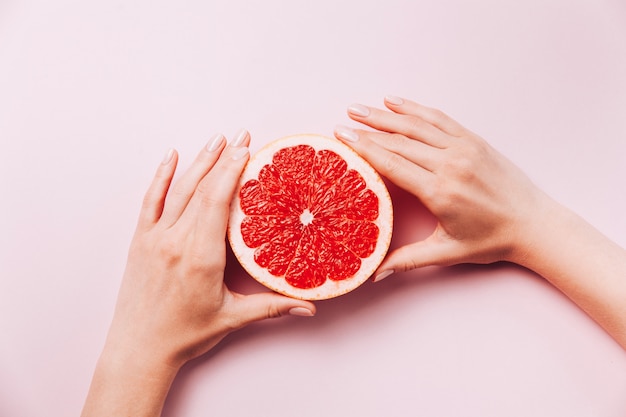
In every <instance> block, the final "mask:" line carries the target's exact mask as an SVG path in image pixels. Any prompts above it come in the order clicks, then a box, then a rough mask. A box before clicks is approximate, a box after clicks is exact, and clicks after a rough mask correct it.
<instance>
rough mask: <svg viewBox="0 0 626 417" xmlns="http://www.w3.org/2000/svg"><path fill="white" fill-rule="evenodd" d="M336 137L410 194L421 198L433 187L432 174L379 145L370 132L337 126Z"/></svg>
mask: <svg viewBox="0 0 626 417" xmlns="http://www.w3.org/2000/svg"><path fill="white" fill-rule="evenodd" d="M335 136H336V137H337V138H338V139H339V140H341V141H343V142H344V143H346V144H347V145H348V146H350V147H351V148H352V149H354V150H355V151H356V152H357V153H358V154H360V155H361V156H362V157H363V158H365V159H366V160H367V161H368V162H369V163H370V164H372V166H373V167H374V169H376V171H378V172H379V173H381V174H382V175H384V176H385V177H387V178H389V179H390V180H391V181H393V182H394V183H395V184H397V185H398V186H400V187H402V188H404V189H405V190H407V191H409V192H410V193H413V194H416V195H418V196H419V195H420V194H421V193H422V192H423V190H424V189H425V188H426V187H431V186H432V184H433V181H434V175H433V173H432V172H430V171H429V170H428V169H426V168H424V167H422V166H420V165H419V164H415V163H413V162H411V161H410V160H409V159H407V158H405V157H404V156H403V155H401V154H399V153H395V152H391V151H390V150H388V149H386V148H385V147H383V146H381V145H379V144H378V143H377V141H376V140H374V139H372V138H371V137H372V136H370V134H369V133H368V132H365V131H357V130H353V129H350V128H348V127H345V126H337V127H336V128H335Z"/></svg>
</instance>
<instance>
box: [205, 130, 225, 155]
mask: <svg viewBox="0 0 626 417" xmlns="http://www.w3.org/2000/svg"><path fill="white" fill-rule="evenodd" d="M224 140H225V138H224V135H222V134H220V133H218V134H217V135H215V136H213V137H212V138H211V140H210V141H209V143H208V144H207V147H206V150H207V151H209V152H215V151H216V150H217V149H218V148H219V147H220V146H221V145H222V142H224Z"/></svg>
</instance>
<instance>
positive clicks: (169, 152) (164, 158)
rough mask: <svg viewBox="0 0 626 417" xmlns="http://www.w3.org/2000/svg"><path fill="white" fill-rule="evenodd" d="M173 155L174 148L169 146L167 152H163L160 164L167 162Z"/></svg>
mask: <svg viewBox="0 0 626 417" xmlns="http://www.w3.org/2000/svg"><path fill="white" fill-rule="evenodd" d="M173 156H174V149H172V148H169V149H168V150H167V152H166V153H165V156H163V160H162V161H161V164H162V165H167V164H169V163H170V161H171V160H172V157H173Z"/></svg>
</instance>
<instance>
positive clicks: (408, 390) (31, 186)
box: [0, 0, 626, 417]
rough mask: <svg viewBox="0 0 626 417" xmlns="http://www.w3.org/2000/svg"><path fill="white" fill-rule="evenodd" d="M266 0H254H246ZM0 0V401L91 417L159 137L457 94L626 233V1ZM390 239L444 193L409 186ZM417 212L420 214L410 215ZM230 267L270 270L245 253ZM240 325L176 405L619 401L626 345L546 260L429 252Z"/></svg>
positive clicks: (307, 409)
mask: <svg viewBox="0 0 626 417" xmlns="http://www.w3.org/2000/svg"><path fill="white" fill-rule="evenodd" d="M248 3H253V4H248ZM378 3H380V5H379V6H374V5H373V4H374V2H360V1H345V2H336V1H330V0H320V1H316V2H304V1H278V0H268V1H264V2H242V1H210V2H199V1H198V2H191V1H184V2H171V1H169V2H166V1H147V0H137V1H127V2H121V1H119V2H118V1H109V2H104V1H101V2H86V1H71V0H57V1H54V2H49V1H42V0H24V1H20V2H17V1H11V0H7V1H4V2H0V141H1V145H2V163H1V164H0V189H1V190H2V205H1V208H0V213H1V215H0V230H1V233H0V313H1V314H0V337H1V341H0V415H1V416H3V417H4V416H7V417H9V416H10V417H14V416H44V415H45V416H69V415H78V413H79V412H80V409H81V407H82V403H83V401H84V397H85V395H86V392H87V389H88V385H89V382H90V378H91V374H92V372H93V368H94V365H95V361H96V359H97V357H98V355H99V352H100V349H101V347H102V344H103V341H104V337H105V333H106V329H107V327H108V324H109V320H110V318H111V314H112V310H113V305H114V301H115V297H116V292H117V288H118V285H119V282H120V277H121V274H122V270H123V267H124V264H125V258H126V249H127V247H128V243H129V240H130V237H131V234H132V231H133V227H134V223H135V218H136V215H137V213H138V209H139V204H140V201H141V198H142V195H143V192H144V189H145V188H146V187H147V185H148V182H149V180H150V178H151V176H152V173H153V172H154V169H155V167H156V165H157V164H158V163H159V161H160V159H161V156H162V154H163V153H164V152H165V150H166V149H167V148H168V147H170V146H175V147H176V148H177V149H179V151H180V152H181V154H182V162H181V165H182V167H185V166H186V165H187V164H188V163H189V162H190V161H191V159H192V157H193V156H194V155H195V153H196V152H197V150H198V149H199V148H200V147H201V146H202V145H203V144H204V142H205V141H206V140H208V138H209V136H210V135H211V134H213V133H215V132H218V131H220V132H223V133H225V134H227V135H229V136H232V135H233V134H234V132H235V131H236V130H237V129H238V128H239V127H246V128H248V129H249V130H250V131H251V132H252V135H253V145H252V148H253V150H255V149H258V147H260V146H261V145H262V144H263V143H265V142H266V141H269V140H271V139H274V138H277V137H281V136H286V135H289V134H294V133H300V132H314V133H321V134H327V135H330V134H331V133H332V129H333V126H334V125H335V124H336V123H348V124H350V122H348V119H347V117H346V116H345V108H346V106H348V105H349V104H351V103H352V102H363V103H366V104H376V105H381V104H382V97H383V96H384V95H386V94H395V95H402V96H406V97H410V98H414V99H416V100H419V101H421V102H423V103H426V104H429V105H433V106H437V107H440V108H442V109H443V110H445V111H447V112H448V113H449V114H451V115H452V116H454V117H456V118H457V119H458V120H459V121H461V122H462V123H464V124H465V125H467V126H468V127H470V128H472V129H473V130H475V131H477V132H479V133H480V134H481V135H483V136H484V137H485V138H487V139H488V140H489V141H490V142H491V143H492V144H493V145H494V146H495V147H496V148H498V149H500V150H501V151H502V152H503V153H505V154H506V155H508V156H509V157H510V158H511V159H513V160H514V161H515V162H516V163H517V164H518V165H520V166H521V167H522V168H523V169H524V170H525V171H526V172H528V173H529V175H530V176H531V177H532V178H533V179H534V180H535V181H536V182H537V183H538V184H539V185H540V186H541V187H542V188H544V189H545V190H546V191H547V192H548V193H550V194H551V195H553V196H554V197H556V198H557V199H558V200H559V201H561V202H563V203H565V204H566V205H568V206H570V207H571V208H572V209H574V210H575V211H577V212H578V213H579V214H581V215H582V216H583V217H585V218H587V219H588V220H589V221H590V222H591V223H592V224H593V225H595V226H596V227H598V228H599V229H600V230H602V231H603V232H604V233H606V234H607V235H608V236H609V237H611V238H612V239H614V240H616V241H617V242H619V243H620V244H621V245H626V238H625V236H626V216H624V212H626V193H625V192H624V190H625V189H626V175H625V171H624V170H625V168H624V167H625V166H626V165H625V162H626V5H625V4H624V2H623V1H621V0H604V1H583V0H576V1H571V0H548V1H545V0H541V1H540V0H529V1H495V0H478V1H475V2H465V1H462V0H445V1H435V0H424V1H419V2H409V1H402V0H388V1H386V2H384V6H383V5H382V4H383V2H378ZM392 194H393V198H394V203H395V206H396V210H397V214H396V217H397V224H399V225H402V227H398V233H397V234H396V235H395V236H394V241H393V245H394V246H397V245H399V244H401V243H403V242H408V241H412V240H414V239H418V238H421V237H424V236H426V235H427V234H428V233H429V231H430V230H431V229H432V226H433V219H432V217H431V216H430V215H429V214H428V213H427V212H426V211H425V210H423V209H419V210H418V211H417V214H418V215H417V216H415V211H414V210H413V209H412V205H416V204H418V203H417V202H416V201H415V200H414V199H412V198H411V197H408V196H406V195H405V194H403V193H402V192H401V191H399V190H397V189H392ZM409 226H411V227H409ZM229 272H230V275H231V276H230V278H229V282H230V283H231V284H232V285H233V286H234V287H235V288H239V289H241V290H242V291H258V290H260V288H259V287H258V286H257V285H256V284H253V283H252V282H251V279H250V278H248V277H246V276H245V275H244V274H243V272H242V271H241V269H240V267H239V266H238V265H236V264H233V262H232V259H231V264H230V266H229ZM317 305H318V310H319V311H318V315H317V316H316V317H315V318H312V319H303V318H284V319H280V320H275V321H272V322H268V323H263V324H259V325H254V326H251V327H249V328H247V329H245V330H242V331H240V332H238V333H235V334H233V335H232V336H230V337H228V338H227V339H226V340H225V341H224V342H223V343H222V344H221V345H219V346H218V347H217V348H216V349H215V350H214V351H213V352H211V353H210V354H209V355H207V356H206V357H204V358H202V359H199V360H196V361H195V362H193V363H190V364H189V365H187V366H186V367H185V368H184V369H183V371H182V372H181V374H180V376H179V378H178V379H177V380H176V382H175V384H174V386H173V389H172V392H171V395H170V397H169V399H168V401H167V404H166V409H165V415H166V416H206V415H218V416H248V415H254V416H266V415H267V416H269V415H272V416H293V415H297V416H319V415H326V416H345V415H359V416H381V415H393V416H404V415H423V416H451V415H462V416H503V415H506V416H529V415H532V416H565V415H567V416H570V417H571V416H615V417H617V416H624V415H626V399H625V397H624V393H626V354H625V353H624V351H623V350H622V349H621V348H620V347H619V346H618V345H617V344H616V343H615V342H614V341H613V340H612V339H611V338H610V337H609V336H607V335H606V334H605V333H604V332H603V331H602V330H601V329H599V328H598V326H596V325H595V324H594V323H593V322H592V321H591V320H590V319H589V318H587V317H586V316H585V315H584V314H583V313H582V312H581V311H580V310H578V309H577V307H575V306H574V305H573V304H572V303H571V302H569V301H568V299H566V298H565V297H563V296H562V295H561V294H560V293H559V292H558V291H556V290H555V289H553V288H552V287H550V286H549V285H547V284H546V283H545V282H544V281H543V280H542V279H541V278H539V277H537V276H535V275H534V274H532V273H530V272H528V271H526V270H523V269H521V268H518V267H515V266H512V265H507V264H500V265H492V266H480V267H479V266H459V267H453V268H446V269H435V268H430V269H425V270H421V271H414V272H411V273H405V274H401V275H398V276H392V277H390V278H388V279H387V280H385V281H383V282H381V283H379V284H372V283H371V282H368V283H366V284H365V285H364V286H362V287H361V288H360V289H358V290H357V291H355V292H353V293H351V294H349V295H346V296H344V297H340V298H338V299H335V300H331V301H325V302H319V303H318V304H317Z"/></svg>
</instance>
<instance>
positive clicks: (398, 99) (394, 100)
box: [385, 96, 404, 106]
mask: <svg viewBox="0 0 626 417" xmlns="http://www.w3.org/2000/svg"><path fill="white" fill-rule="evenodd" d="M385 101H386V102H387V103H389V104H393V105H395V106H399V105H401V104H404V99H402V98H401V97H397V96H385Z"/></svg>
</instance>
